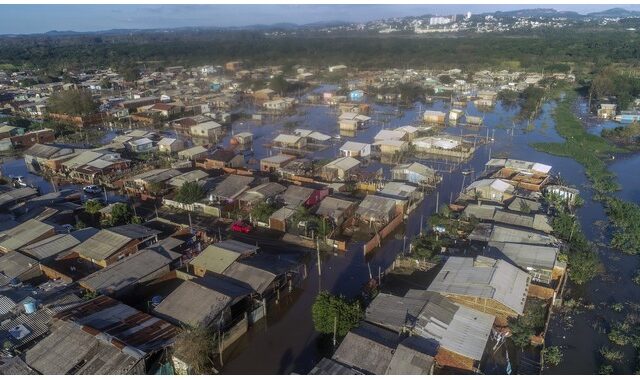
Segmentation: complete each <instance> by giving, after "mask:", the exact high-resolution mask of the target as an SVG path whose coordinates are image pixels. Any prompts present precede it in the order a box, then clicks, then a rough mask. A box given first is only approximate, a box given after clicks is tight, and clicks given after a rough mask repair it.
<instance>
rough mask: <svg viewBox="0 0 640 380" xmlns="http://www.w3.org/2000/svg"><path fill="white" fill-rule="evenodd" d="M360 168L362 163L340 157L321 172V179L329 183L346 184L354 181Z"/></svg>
mask: <svg viewBox="0 0 640 380" xmlns="http://www.w3.org/2000/svg"><path fill="white" fill-rule="evenodd" d="M359 168H360V161H358V160H357V159H355V158H353V157H340V158H336V159H335V160H333V161H331V162H329V163H328V164H326V165H325V166H323V167H322V169H321V170H320V177H322V179H324V180H325V181H329V182H344V181H348V180H350V179H352V178H353V177H354V176H355V175H356V174H357V172H358V169H359Z"/></svg>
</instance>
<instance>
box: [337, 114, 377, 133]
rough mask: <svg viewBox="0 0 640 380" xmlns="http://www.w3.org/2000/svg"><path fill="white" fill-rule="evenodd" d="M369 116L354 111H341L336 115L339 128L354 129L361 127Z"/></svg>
mask: <svg viewBox="0 0 640 380" xmlns="http://www.w3.org/2000/svg"><path fill="white" fill-rule="evenodd" d="M369 120H371V118H370V117H369V116H365V115H360V114H358V113H356V112H343V113H341V114H340V116H338V126H339V128H340V130H346V131H356V130H358V129H360V128H362V127H363V126H364V125H365V124H366V123H367V122H368V121H369Z"/></svg>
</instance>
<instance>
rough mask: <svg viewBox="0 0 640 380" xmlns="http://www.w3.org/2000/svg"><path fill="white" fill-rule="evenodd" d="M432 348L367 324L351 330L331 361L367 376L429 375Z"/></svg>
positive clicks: (420, 341)
mask: <svg viewBox="0 0 640 380" xmlns="http://www.w3.org/2000/svg"><path fill="white" fill-rule="evenodd" d="M433 351H434V350H433V347H432V344H430V343H429V342H428V341H426V340H425V339H423V338H421V337H408V338H403V337H400V336H398V334H396V333H393V332H391V331H389V330H386V329H383V328H380V327H378V326H375V325H372V324H370V323H367V322H362V323H361V324H360V326H358V327H356V328H355V329H353V330H351V331H350V332H349V333H348V334H347V336H346V337H345V338H344V340H343V341H342V343H340V346H339V347H338V349H337V350H336V352H335V353H334V354H333V356H332V360H333V361H335V362H337V363H339V364H341V365H343V366H346V367H348V368H351V369H352V370H355V371H356V372H358V373H362V374H369V375H428V374H432V373H433V366H434V358H433V356H432V354H433Z"/></svg>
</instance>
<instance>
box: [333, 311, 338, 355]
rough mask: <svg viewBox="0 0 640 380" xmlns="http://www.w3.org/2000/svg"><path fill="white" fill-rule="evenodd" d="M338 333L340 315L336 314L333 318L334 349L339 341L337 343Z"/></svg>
mask: <svg viewBox="0 0 640 380" xmlns="http://www.w3.org/2000/svg"><path fill="white" fill-rule="evenodd" d="M337 333H338V315H337V314H336V315H335V316H334V317H333V347H334V348H335V347H336V344H337V341H336V335H337Z"/></svg>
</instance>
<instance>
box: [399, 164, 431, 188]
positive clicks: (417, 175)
mask: <svg viewBox="0 0 640 380" xmlns="http://www.w3.org/2000/svg"><path fill="white" fill-rule="evenodd" d="M391 178H392V179H393V180H394V181H406V182H409V183H415V184H417V185H426V184H428V185H434V184H436V183H437V182H438V181H439V180H440V177H439V176H438V173H437V172H436V171H435V170H434V169H431V168H430V167H428V166H426V165H423V164H421V163H418V162H413V163H410V164H399V165H396V166H395V167H393V169H391Z"/></svg>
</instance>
